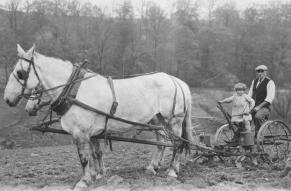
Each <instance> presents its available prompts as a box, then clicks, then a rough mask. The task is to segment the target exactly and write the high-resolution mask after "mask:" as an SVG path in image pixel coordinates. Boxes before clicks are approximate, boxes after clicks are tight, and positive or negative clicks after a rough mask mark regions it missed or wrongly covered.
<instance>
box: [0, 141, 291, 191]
mask: <svg viewBox="0 0 291 191" xmlns="http://www.w3.org/2000/svg"><path fill="white" fill-rule="evenodd" d="M113 148H114V151H113V152H110V151H106V152H105V155H104V156H105V160H104V161H105V166H106V168H107V175H106V177H105V178H102V179H100V180H98V181H97V182H95V183H94V185H93V186H92V188H91V190H215V191H218V190H290V189H291V173H289V177H285V178H283V179H281V178H279V174H280V171H279V170H274V169H269V168H265V169H264V168H261V169H251V170H250V169H249V170H246V169H238V168H236V167H234V165H233V164H231V163H226V164H223V163H221V162H215V163H205V164H203V163H200V164H198V163H193V162H190V161H189V160H188V159H189V158H188V159H187V160H186V159H185V158H184V157H183V162H182V168H181V173H180V175H179V177H178V179H171V178H167V177H166V168H167V165H168V164H169V160H170V150H169V149H168V150H167V152H166V157H165V161H164V163H163V166H162V168H161V169H160V171H159V173H158V175H156V176H154V175H149V174H146V173H145V170H144V168H145V167H146V165H147V164H148V162H149V160H150V157H151V151H152V149H153V147H152V146H144V145H138V144H136V145H135V144H130V143H121V142H114V144H113ZM200 162H201V161H200ZM80 175H81V167H80V164H79V159H78V158H77V151H76V149H75V147H74V146H72V145H68V146H57V147H38V148H28V149H14V150H1V151H0V186H1V188H0V190H21V191H23V190H70V189H71V187H72V185H73V184H74V183H76V181H77V180H78V178H79V177H80Z"/></svg>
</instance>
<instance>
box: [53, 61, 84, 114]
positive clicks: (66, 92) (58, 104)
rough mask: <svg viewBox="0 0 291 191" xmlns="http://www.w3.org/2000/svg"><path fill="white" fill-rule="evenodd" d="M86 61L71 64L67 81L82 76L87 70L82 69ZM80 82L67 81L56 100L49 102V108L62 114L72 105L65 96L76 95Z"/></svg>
mask: <svg viewBox="0 0 291 191" xmlns="http://www.w3.org/2000/svg"><path fill="white" fill-rule="evenodd" d="M86 63H87V61H84V62H83V63H82V64H81V65H74V66H73V72H72V74H71V76H70V77H69V80H68V82H72V81H75V80H77V79H81V78H83V77H84V75H85V74H86V73H87V71H86V70H85V69H83V66H84V65H85V64H86ZM80 84H81V81H80V82H77V83H69V84H68V85H66V86H65V87H64V89H63V91H62V92H61V94H60V95H59V97H58V98H57V100H56V101H54V102H53V103H52V104H51V109H52V110H53V111H54V112H56V113H57V114H58V115H64V114H65V113H66V112H67V111H68V110H69V109H70V108H71V106H72V104H70V103H69V102H68V100H67V98H68V97H73V98H75V97H76V95H77V92H78V89H79V86H80Z"/></svg>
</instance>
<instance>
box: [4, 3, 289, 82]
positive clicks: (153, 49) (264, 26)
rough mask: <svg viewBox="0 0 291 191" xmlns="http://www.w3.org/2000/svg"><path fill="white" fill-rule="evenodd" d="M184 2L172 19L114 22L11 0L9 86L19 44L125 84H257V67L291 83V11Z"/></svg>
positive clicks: (80, 6)
mask: <svg viewBox="0 0 291 191" xmlns="http://www.w3.org/2000/svg"><path fill="white" fill-rule="evenodd" d="M208 4H209V6H208V8H207V16H203V17H202V16H201V14H200V11H201V7H200V6H199V3H198V1H193V0H192V1H191V0H177V1H176V2H175V5H174V6H173V10H172V11H171V13H167V12H166V10H163V9H162V8H161V7H159V6H158V5H156V4H154V3H152V2H147V1H146V0H144V1H142V4H141V5H140V7H133V6H132V3H131V1H129V0H128V1H125V2H124V3H123V4H121V5H119V6H117V8H116V9H115V10H114V11H113V13H111V15H110V14H108V13H106V12H105V11H104V10H103V9H102V8H100V7H98V6H97V5H94V4H92V3H89V2H88V3H82V2H81V1H80V0H22V1H20V0H9V1H8V2H7V4H6V5H5V9H1V10H0V43H1V46H0V67H1V70H2V71H3V73H4V79H3V81H2V83H5V81H6V80H7V78H8V75H9V73H10V71H11V69H12V67H13V66H14V64H15V62H16V59H17V57H16V44H17V43H19V44H21V45H22V46H23V47H25V48H27V49H28V48H30V47H31V46H32V44H33V43H35V44H36V45H37V46H36V47H37V51H38V52H40V53H42V54H45V55H48V56H53V57H59V58H61V59H66V60H69V61H71V62H73V63H74V62H82V61H83V60H84V59H88V60H89V67H90V68H91V69H92V70H94V71H96V72H98V73H100V74H102V75H114V76H123V75H130V74H136V73H147V72H153V71H162V72H167V73H169V74H172V75H175V76H177V77H179V78H181V79H183V80H185V81H186V82H187V83H188V84H189V85H190V86H198V87H201V86H202V87H232V85H233V84H234V83H236V82H238V81H242V82H244V83H247V84H248V85H249V84H250V82H251V80H252V79H253V78H254V75H255V72H254V68H255V66H257V65H259V64H265V65H267V66H268V67H269V73H270V75H271V77H272V78H273V79H274V81H275V82H276V84H277V85H278V86H289V84H290V80H291V75H290V74H291V70H290V69H291V4H284V3H273V4H266V5H264V6H250V7H248V8H246V9H244V10H239V9H237V8H236V7H235V5H234V4H233V3H227V4H221V5H217V4H215V1H214V0H208Z"/></svg>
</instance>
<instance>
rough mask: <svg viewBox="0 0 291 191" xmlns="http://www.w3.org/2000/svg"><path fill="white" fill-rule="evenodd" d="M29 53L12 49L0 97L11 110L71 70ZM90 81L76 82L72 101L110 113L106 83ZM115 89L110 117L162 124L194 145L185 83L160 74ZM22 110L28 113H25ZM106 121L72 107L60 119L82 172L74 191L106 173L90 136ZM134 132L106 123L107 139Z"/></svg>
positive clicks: (97, 78)
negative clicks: (10, 69) (13, 56)
mask: <svg viewBox="0 0 291 191" xmlns="http://www.w3.org/2000/svg"><path fill="white" fill-rule="evenodd" d="M34 49H35V47H34V46H33V47H32V48H31V49H30V50H29V51H27V52H25V51H24V50H23V49H22V48H21V47H20V46H19V45H17V51H18V56H19V60H18V61H17V63H16V65H15V67H14V70H13V72H12V73H11V75H10V77H9V80H8V83H7V85H6V88H5V92H4V100H5V101H6V103H7V104H8V105H9V106H11V107H12V106H16V105H17V103H18V102H19V100H20V99H21V97H22V95H24V94H29V93H31V91H32V90H33V89H34V88H36V87H39V86H42V87H43V89H44V90H48V89H51V88H53V87H56V86H59V85H62V84H65V83H67V81H68V79H69V77H70V75H71V73H72V71H73V65H72V64H71V63H70V62H68V61H63V60H60V59H57V58H52V57H47V56H44V55H42V54H39V53H36V52H35V51H34ZM90 75H94V76H93V77H91V78H88V79H86V80H84V81H82V82H81V84H80V87H79V89H78V92H77V95H76V99H77V100H78V101H80V102H82V103H84V104H87V105H89V106H91V107H93V108H96V109H99V110H102V111H104V112H107V113H109V111H110V108H111V105H112V102H113V95H112V92H111V88H110V86H109V85H108V81H107V79H106V78H105V77H103V76H101V75H98V74H95V73H86V74H85V76H84V77H85V78H86V77H88V76H90ZM175 83H176V84H175ZM177 84H178V86H177ZM114 86H115V92H116V95H117V100H118V104H119V105H118V107H117V110H116V113H115V116H118V117H120V118H123V119H127V120H130V121H135V122H140V123H149V122H152V123H154V124H164V123H166V124H168V127H167V128H169V130H170V131H171V132H172V133H173V134H174V135H175V136H179V137H183V138H184V139H187V140H188V141H192V140H193V138H192V129H191V128H192V127H191V93H190V90H189V87H188V86H187V84H186V83H185V82H183V81H181V80H179V79H177V78H175V77H172V76H169V75H167V74H165V73H155V74H151V75H145V76H139V77H134V78H129V79H122V80H114ZM177 87H178V88H177ZM62 90H63V87H60V88H57V89H53V90H50V91H49V92H45V94H46V96H49V97H50V99H51V101H52V102H54V101H55V100H56V99H57V98H58V96H59V95H60V94H61V92H62ZM175 92H176V93H175ZM175 94H176V96H175ZM175 97H176V99H175ZM174 100H176V101H174ZM173 102H174V104H173ZM31 104H35V103H33V102H32V103H31ZM28 105H29V104H28ZM173 108H174V113H173ZM26 109H27V110H29V108H28V107H27V108H26ZM173 114H174V115H173ZM105 121H106V120H105V116H104V115H100V114H98V113H95V112H92V111H89V110H86V109H84V108H82V107H79V106H77V105H72V106H71V108H70V109H69V110H68V111H67V112H66V113H65V114H64V115H63V116H61V126H62V128H63V130H65V131H66V132H68V133H69V134H71V135H72V136H73V138H74V140H75V142H76V145H77V148H78V154H79V157H80V161H81V165H82V167H83V176H82V178H81V179H80V181H79V182H78V183H77V184H76V186H75V189H79V188H84V187H88V186H89V185H90V184H91V183H92V180H94V179H95V178H96V177H98V176H99V175H100V174H101V175H104V173H105V169H104V165H103V161H102V151H101V149H100V144H99V142H98V141H96V139H92V137H93V136H96V135H99V134H101V133H102V132H103V131H104V127H105ZM134 128H136V127H134V126H133V125H130V124H127V123H124V122H120V121H116V120H113V119H109V121H108V124H107V131H108V132H109V133H110V132H125V131H128V130H132V129H134ZM162 152H163V150H162V149H161V148H160V147H158V150H157V151H156V153H155V154H154V155H153V159H152V161H151V163H150V165H149V167H148V169H149V170H151V171H153V172H155V171H154V168H156V167H157V166H158V163H159V160H160V156H161V153H162ZM181 152H182V149H177V148H176V147H174V149H173V156H172V160H171V164H170V167H169V170H168V175H169V176H174V177H176V176H177V174H176V173H178V172H179V164H180V163H179V158H180V156H181Z"/></svg>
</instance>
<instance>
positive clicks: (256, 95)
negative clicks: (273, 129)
mask: <svg viewBox="0 0 291 191" xmlns="http://www.w3.org/2000/svg"><path fill="white" fill-rule="evenodd" d="M255 70H256V73H257V78H256V79H255V80H253V81H252V84H251V87H250V90H249V96H250V97H252V98H253V99H254V100H255V107H254V109H253V121H254V124H255V127H256V128H255V135H256V136H257V133H258V131H259V129H260V127H261V125H262V124H263V123H264V122H265V121H266V120H268V118H269V115H270V112H271V104H272V102H273V100H274V98H275V83H274V81H273V80H271V79H270V78H269V77H267V71H268V67H267V66H265V65H259V66H257V67H256V69H255Z"/></svg>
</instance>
